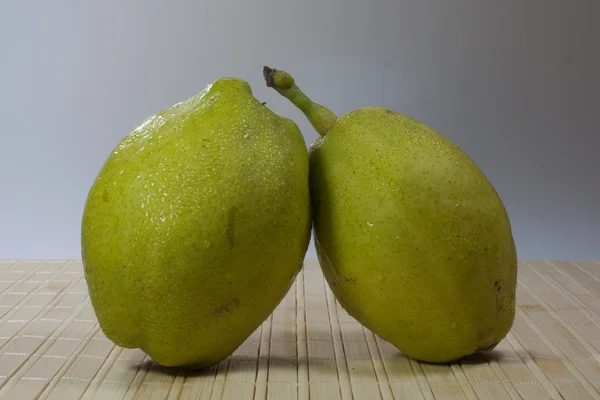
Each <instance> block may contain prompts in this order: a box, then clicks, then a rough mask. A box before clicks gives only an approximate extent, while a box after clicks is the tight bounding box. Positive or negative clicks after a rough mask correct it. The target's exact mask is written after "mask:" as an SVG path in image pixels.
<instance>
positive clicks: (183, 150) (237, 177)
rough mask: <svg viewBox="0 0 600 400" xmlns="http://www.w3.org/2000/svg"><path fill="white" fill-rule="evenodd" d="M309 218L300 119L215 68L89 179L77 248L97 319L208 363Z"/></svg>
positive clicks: (255, 316) (275, 282)
mask: <svg viewBox="0 0 600 400" xmlns="http://www.w3.org/2000/svg"><path fill="white" fill-rule="evenodd" d="M310 227H311V216H310V199H309V189H308V154H307V149H306V145H305V143H304V140H303V138H302V135H301V133H300V131H299V129H298V127H297V126H296V125H295V124H294V123H293V122H292V121H291V120H289V119H286V118H282V117H280V116H278V115H276V114H274V113H273V112H272V111H271V110H270V109H268V108H267V107H266V106H265V105H263V104H261V102H259V101H258V100H257V99H256V98H254V97H253V95H252V91H251V88H250V86H249V85H248V83H246V82H245V81H242V80H239V79H235V78H222V79H219V80H217V81H215V82H213V83H212V84H210V85H208V86H207V87H206V89H205V90H203V91H202V92H201V93H199V94H197V95H196V96H194V97H192V98H190V99H188V100H186V101H184V102H182V103H178V104H176V105H174V106H172V107H170V108H168V109H166V110H163V111H161V112H159V113H157V114H156V115H153V116H152V117H150V118H148V119H147V120H146V121H145V122H144V123H143V124H141V125H140V126H139V127H138V128H137V129H135V130H134V131H133V132H131V133H130V134H129V135H128V136H126V137H125V138H124V139H123V140H122V141H121V142H120V143H119V144H118V146H116V148H115V149H114V151H113V152H112V153H111V154H110V156H109V157H108V159H107V160H106V162H105V164H104V165H103V167H102V169H101V171H100V172H99V174H98V176H97V178H96V180H95V181H94V183H93V186H92V187H91V189H90V191H89V194H88V198H87V201H86V203H85V208H84V212H83V218H82V231H81V242H82V243H81V244H82V257H83V264H84V269H85V278H86V282H87V284H88V288H89V292H90V297H91V302H92V305H93V307H94V310H95V312H96V314H97V317H98V320H99V323H100V326H101V328H102V330H103V331H104V333H105V334H106V336H107V337H108V338H109V339H111V340H112V341H113V342H115V343H116V344H117V345H119V346H123V347H126V348H140V349H141V350H143V351H144V352H146V353H147V354H148V355H150V357H151V358H152V359H153V360H154V361H156V362H157V363H158V364H160V365H163V366H186V367H192V368H205V367H209V366H212V365H215V364H217V363H218V362H220V361H222V360H224V359H225V358H226V357H228V356H229V355H230V354H231V353H232V352H233V351H234V350H235V349H236V348H237V347H238V346H239V345H240V344H241V343H242V342H243V341H244V340H245V339H246V338H248V337H249V336H250V335H251V333H252V332H254V331H255V330H256V329H257V328H258V327H259V326H260V324H261V323H262V322H263V321H264V320H265V319H266V318H267V317H268V316H269V315H270V314H271V312H272V311H273V310H274V308H275V307H276V306H277V304H278V303H279V302H280V301H281V299H282V298H283V297H284V295H285V294H286V293H287V291H288V290H289V288H290V286H291V285H292V283H293V281H294V279H295V277H296V275H297V273H298V272H299V271H300V269H301V267H302V262H303V259H304V255H305V253H306V250H307V247H308V242H309V240H310Z"/></svg>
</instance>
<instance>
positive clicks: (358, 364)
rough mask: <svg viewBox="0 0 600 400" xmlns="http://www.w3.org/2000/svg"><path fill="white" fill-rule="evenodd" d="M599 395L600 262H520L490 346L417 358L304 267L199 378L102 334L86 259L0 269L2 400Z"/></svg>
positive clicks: (312, 267)
mask: <svg viewBox="0 0 600 400" xmlns="http://www.w3.org/2000/svg"><path fill="white" fill-rule="evenodd" d="M38 398H39V399H51V400H58V399H60V400H63V399H85V400H92V399H167V400H176V399H207V400H220V399H236V400H237V399H242V400H243V399H293V400H309V399H313V400H314V399H325V400H335V399H341V400H346V399H368V400H375V399H383V400H388V399H389V400H392V399H423V400H432V399H486V400H487V399H521V398H522V399H556V400H558V399H576V400H580V399H600V262H599V261H595V260H591V261H585V262H573V261H567V260H522V261H521V262H520V264H519V279H518V287H517V315H516V318H515V322H514V325H513V329H512V330H511V332H510V333H509V334H508V336H507V337H506V338H505V339H504V340H503V341H502V342H501V343H500V344H499V345H498V346H497V347H496V349H494V350H493V351H488V352H482V353H478V354H476V355H474V356H471V357H468V358H466V359H464V360H461V361H460V362H456V363H453V364H450V365H432V364H426V363H420V362H417V361H415V360H412V359H409V358H407V357H405V356H403V355H402V354H401V353H400V352H399V351H398V350H397V349H396V348H395V347H394V346H392V345H391V344H390V343H388V342H386V341H384V340H382V339H381V338H379V337H377V336H376V335H375V334H373V333H372V332H371V331H370V330H368V329H366V328H364V327H363V326H362V325H360V324H359V323H358V322H357V321H356V320H355V319H354V318H352V317H351V316H349V315H348V313H347V312H346V311H345V310H344V309H343V308H342V307H341V306H340V304H339V303H338V302H337V301H336V299H335V296H334V295H333V293H332V292H331V290H329V287H328V286H327V284H326V282H325V280H324V279H323V276H322V274H321V271H320V269H319V266H318V264H317V262H316V261H315V260H307V261H306V263H305V266H304V269H303V270H302V272H301V273H300V274H299V275H298V278H297V279H296V281H295V283H294V284H293V285H292V288H291V289H290V291H289V293H288V294H287V295H286V296H285V298H284V299H283V300H282V302H281V303H280V304H279V306H278V307H277V309H276V310H275V311H274V312H273V313H272V314H271V316H269V318H268V319H267V320H266V321H265V322H264V323H263V324H262V325H261V326H260V327H259V328H258V329H257V330H256V331H255V332H254V333H253V334H252V335H251V336H250V337H249V338H248V339H247V340H246V341H245V342H244V343H243V344H242V345H241V346H240V347H239V348H238V349H237V350H236V351H235V352H234V353H233V354H232V355H231V356H230V357H229V358H228V359H227V360H224V361H223V362H221V363H220V364H219V365H217V366H214V367H212V368H209V369H206V370H203V371H189V370H185V369H183V368H163V367H160V366H158V365H156V364H155V363H154V362H153V361H152V360H151V359H150V358H149V357H148V356H147V355H146V354H144V353H143V352H141V351H140V350H137V349H122V348H120V347H118V346H115V345H114V344H113V343H112V342H111V341H110V340H108V339H107V338H106V336H105V335H104V334H103V332H102V330H101V329H100V327H99V325H98V323H97V320H96V317H95V314H94V310H93V308H92V306H91V304H90V300H89V296H88V292H87V286H86V284H85V279H84V277H83V269H82V265H81V261H79V260H39V261H28V260H14V261H10V260H7V261H0V399H19V400H21V399H23V400H26V399H38Z"/></svg>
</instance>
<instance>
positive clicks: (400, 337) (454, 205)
mask: <svg viewBox="0 0 600 400" xmlns="http://www.w3.org/2000/svg"><path fill="white" fill-rule="evenodd" d="M310 189H311V196H312V205H313V212H314V229H315V231H314V232H315V235H314V236H315V244H316V250H317V255H318V258H319V262H320V265H321V267H322V270H323V272H324V275H325V277H326V280H327V282H328V284H329V286H330V287H331V290H332V291H333V293H334V294H335V296H336V298H337V299H338V301H339V302H340V304H341V305H342V306H343V308H344V309H346V310H347V312H348V313H349V314H350V315H352V316H353V317H355V318H356V319H357V320H358V321H359V322H360V323H362V324H363V325H364V326H366V327H367V328H369V329H370V330H372V331H373V332H374V333H376V334H377V335H379V336H380V337H381V338H382V339H384V340H386V341H389V342H391V343H392V344H394V345H395V346H396V347H397V348H398V349H400V351H402V353H404V354H405V355H406V356H408V357H411V358H414V359H417V360H421V361H426V362H432V363H446V362H451V361H455V360H458V359H460V358H462V357H463V356H466V355H469V354H472V353H474V352H475V351H477V350H483V349H487V348H490V347H493V346H495V345H496V344H497V343H498V342H500V341H501V340H502V339H503V338H504V337H505V336H506V334H507V333H508V331H509V330H510V328H511V326H512V324H513V319H514V314H515V288H516V278H517V256H516V251H515V245H514V241H513V236H512V233H511V227H510V223H509V219H508V216H507V213H506V211H505V208H504V206H503V204H502V202H501V200H500V198H499V197H498V195H497V193H496V191H495V189H494V188H493V186H492V185H491V183H490V182H489V181H488V179H487V178H486V177H485V176H484V174H483V173H482V172H481V170H480V169H479V168H478V167H477V166H476V165H475V163H474V162H473V161H472V160H471V159H470V158H469V157H468V156H467V155H466V154H465V153H464V152H462V151H461V150H460V149H459V148H458V147H457V146H456V145H455V144H453V143H452V142H451V141H449V140H448V139H446V138H445V137H443V136H442V135H440V134H438V133H436V132H435V131H433V130H432V129H430V128H429V127H427V126H425V125H423V124H422V123H420V122H418V121H416V120H414V119H412V118H410V117H408V116H406V115H402V114H399V113H397V112H394V111H390V110H386V109H383V108H379V107H366V108H361V109H358V110H355V111H353V112H350V113H349V114H346V115H345V116H343V117H341V118H339V119H338V120H337V121H336V122H335V124H334V125H333V126H332V128H331V129H330V130H329V131H328V132H327V134H326V135H325V136H323V137H321V138H319V139H318V140H317V141H316V142H315V143H314V144H313V146H312V147H311V149H310Z"/></svg>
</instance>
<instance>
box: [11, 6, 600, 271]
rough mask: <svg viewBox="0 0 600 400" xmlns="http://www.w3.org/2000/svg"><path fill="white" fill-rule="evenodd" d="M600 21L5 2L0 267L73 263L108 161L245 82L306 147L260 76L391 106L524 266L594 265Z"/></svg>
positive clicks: (334, 100)
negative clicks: (199, 96) (507, 232)
mask: <svg viewBox="0 0 600 400" xmlns="http://www.w3.org/2000/svg"><path fill="white" fill-rule="evenodd" d="M599 20H600V2H599V1H598V0H588V1H586V0H574V1H566V0H560V1H557V0H527V1H523V0H504V1H482V0H452V1H449V0H437V1H432V0H412V1H404V0H370V1H359V0H302V1H293V2H292V1H290V2H286V1H282V0H278V1H275V0H259V1H243V0H235V1H233V0H219V1H217V0H214V1H170V2H168V1H158V0H145V1H132V0H130V1H117V0H104V1H96V2H88V1H63V0H54V1H42V0H30V1H17V0H13V1H11V0H8V1H3V2H2V3H1V7H0V135H1V137H0V138H1V139H0V143H1V146H0V150H1V152H2V154H1V156H0V258H54V257H80V247H79V232H80V231H79V229H80V218H81V212H82V207H83V204H84V201H85V197H86V195H87V191H88V189H89V186H90V185H91V183H92V181H93V179H94V177H95V176H96V173H97V172H98V170H99V168H100V166H101V165H102V163H103V162H104V160H105V158H106V156H107V155H108V154H109V153H110V151H111V150H112V148H113V147H114V146H115V145H116V144H117V143H118V141H119V140H120V139H121V138H122V137H123V136H124V135H126V134H127V133H128V132H129V131H130V130H131V129H132V128H134V127H135V126H137V125H138V124H139V123H140V122H141V121H142V120H143V119H145V118H146V117H147V116H149V115H151V114H153V113H155V112H156V111H159V110H161V109H163V108H166V107H168V106H170V105H172V104H173V103H176V102H179V101H181V100H184V99H186V98H188V97H190V96H192V95H194V94H195V93H197V92H199V91H200V90H202V88H203V87H204V86H205V85H207V84H208V83H210V82H211V81H213V80H214V79H217V78H218V77H221V76H237V77H240V78H243V79H246V80H248V82H249V83H250V84H251V85H252V87H253V90H254V93H255V95H256V96H257V97H258V98H259V99H261V100H262V101H267V102H268V105H269V107H271V108H272V109H273V111H275V112H276V113H279V114H281V115H285V116H288V117H291V118H293V119H294V120H295V121H296V122H297V123H298V125H299V126H300V128H301V129H302V131H303V133H304V135H305V138H306V143H307V144H309V143H311V142H312V141H313V140H314V139H315V138H316V133H315V132H314V131H313V129H312V127H311V126H310V125H309V124H308V123H307V122H306V121H305V119H304V117H303V116H302V115H301V114H300V112H299V111H297V110H296V109H294V108H293V106H292V105H291V104H289V103H288V102H287V101H285V100H284V99H282V98H280V97H279V96H278V95H277V94H276V93H275V92H273V91H271V90H270V89H268V88H266V87H265V86H264V83H263V80H262V76H261V69H262V66H263V65H264V64H267V65H270V66H273V67H277V68H281V69H286V70H288V71H289V72H291V73H293V75H294V76H295V77H296V80H297V81H298V83H299V85H300V87H301V88H303V90H304V91H305V92H306V93H308V94H310V95H311V96H312V97H313V98H314V99H315V100H318V101H319V102H321V103H323V104H326V105H327V106H329V107H330V108H331V109H332V110H333V111H335V112H336V113H338V114H340V115H341V114H344V113H346V112H348V111H350V110H352V109H354V108H357V107H361V106H366V105H379V106H383V107H388V108H391V109H394V110H397V111H400V112H403V113H406V114H409V115H411V116H413V117H415V118H417V119H419V120H421V121H423V122H425V123H426V124H428V125H430V126H432V127H433V128H434V129H436V130H438V131H439V132H440V133H442V134H444V135H446V136H447V137H449V138H450V139H451V140H453V141H455V142H456V143H457V144H458V145H459V146H460V147H462V149H463V150H465V151H466V152H467V153H468V154H469V155H470V156H471V157H472V158H473V159H474V160H475V161H476V162H477V163H478V164H479V166H480V167H481V168H482V170H483V171H484V172H485V173H486V175H487V176H488V177H489V178H490V180H491V181H492V183H493V184H494V185H495V186H496V188H497V190H498V192H499V193H500V195H501V197H502V199H503V200H504V202H505V204H506V207H507V209H508V212H509V215H510V217H511V221H512V224H513V229H514V235H515V239H516V242H517V246H518V253H519V256H520V257H523V258H570V259H577V260H580V259H589V258H600V246H599V242H600V208H599V205H598V204H599V200H600V168H599V161H598V158H597V153H598V149H599V145H600V132H599V129H598V123H599V122H598V111H599V106H600V97H599V96H600V79H599V76H598V73H599V72H600V24H599V23H598V21H599ZM312 255H314V250H313V247H312V245H311V248H310V250H309V256H312Z"/></svg>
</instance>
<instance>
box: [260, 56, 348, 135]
mask: <svg viewBox="0 0 600 400" xmlns="http://www.w3.org/2000/svg"><path fill="white" fill-rule="evenodd" d="M263 76H264V77H265V82H266V83H267V86H268V87H271V88H273V89H275V90H276V91H277V92H278V93H279V94H280V95H282V96H283V97H285V98H286V99H288V100H289V101H291V102H292V103H293V104H294V105H295V106H296V107H298V108H299V109H300V111H302V112H303V113H304V115H306V118H308V120H309V121H310V123H311V125H312V126H313V127H314V128H315V129H316V131H317V132H318V133H319V135H321V136H325V135H326V134H327V132H329V130H330V129H331V127H332V126H333V125H334V124H335V122H336V121H337V119H338V117H337V116H336V115H335V114H334V113H333V112H331V110H329V109H327V108H325V107H323V106H322V105H320V104H317V103H315V102H313V101H312V100H311V99H310V98H309V97H308V96H306V95H305V94H304V93H303V92H302V91H301V90H300V88H299V87H298V86H296V83H295V81H294V78H292V76H291V75H290V74H288V73H287V72H285V71H280V70H277V69H273V68H269V67H266V66H265V67H264V68H263Z"/></svg>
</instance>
